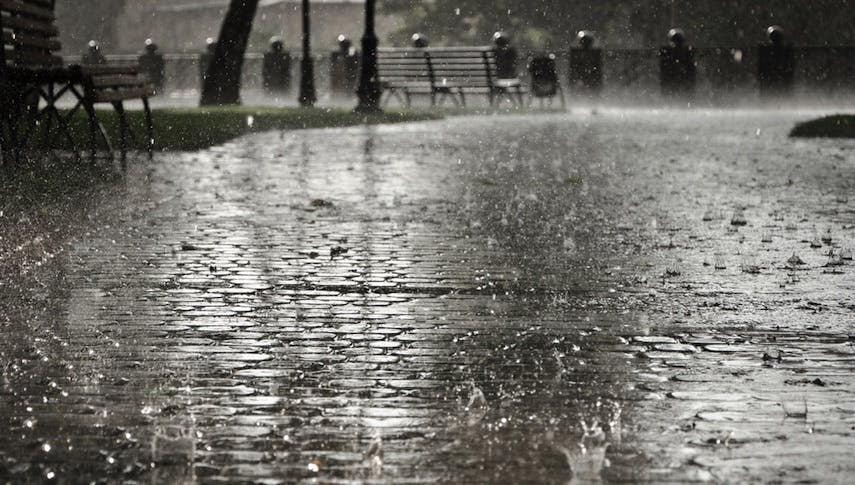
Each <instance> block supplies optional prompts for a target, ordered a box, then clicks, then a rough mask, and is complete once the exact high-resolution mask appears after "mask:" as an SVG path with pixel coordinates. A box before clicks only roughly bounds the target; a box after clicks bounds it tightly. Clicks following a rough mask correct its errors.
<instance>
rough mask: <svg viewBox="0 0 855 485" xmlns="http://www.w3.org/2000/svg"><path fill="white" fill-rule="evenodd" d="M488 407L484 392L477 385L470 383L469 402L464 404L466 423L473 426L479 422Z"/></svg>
mask: <svg viewBox="0 0 855 485" xmlns="http://www.w3.org/2000/svg"><path fill="white" fill-rule="evenodd" d="M489 409H490V405H489V403H487V398H486V397H484V392H483V391H481V389H480V388H478V386H476V385H475V384H472V392H471V393H470V394H469V402H468V403H467V404H466V408H465V411H466V424H468V425H469V426H475V425H476V424H478V423H480V422H481V420H483V419H484V416H486V414H487V411H488V410H489Z"/></svg>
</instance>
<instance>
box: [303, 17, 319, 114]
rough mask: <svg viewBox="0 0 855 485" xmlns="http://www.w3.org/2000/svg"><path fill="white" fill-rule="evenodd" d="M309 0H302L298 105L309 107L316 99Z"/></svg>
mask: <svg viewBox="0 0 855 485" xmlns="http://www.w3.org/2000/svg"><path fill="white" fill-rule="evenodd" d="M311 33H312V32H311V25H310V23H309V0H303V59H302V61H300V106H303V107H305V108H311V107H312V106H314V105H315V101H317V100H318V97H317V94H316V93H315V67H314V63H313V61H312V48H311V43H310V36H311Z"/></svg>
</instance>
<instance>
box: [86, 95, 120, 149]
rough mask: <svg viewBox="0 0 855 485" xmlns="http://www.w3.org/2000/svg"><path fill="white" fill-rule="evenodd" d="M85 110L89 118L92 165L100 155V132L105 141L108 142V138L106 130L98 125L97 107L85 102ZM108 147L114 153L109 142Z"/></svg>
mask: <svg viewBox="0 0 855 485" xmlns="http://www.w3.org/2000/svg"><path fill="white" fill-rule="evenodd" d="M83 109H85V110H86V115H87V117H88V118H89V159H90V161H91V162H92V163H95V157H96V156H97V155H98V134H99V132H100V133H101V135H102V136H103V137H104V140H107V137H106V134H105V133H104V128H103V127H102V126H100V125H101V124H100V123H98V118H97V117H96V116H95V107H94V106H93V105H92V103H88V102H86V101H84V102H83ZM107 145H108V150H109V151H110V152H112V151H113V150H112V147H110V146H109V141H108V142H107Z"/></svg>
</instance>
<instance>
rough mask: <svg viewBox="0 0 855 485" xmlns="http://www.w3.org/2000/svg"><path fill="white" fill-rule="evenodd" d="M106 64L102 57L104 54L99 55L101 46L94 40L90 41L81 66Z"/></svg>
mask: <svg viewBox="0 0 855 485" xmlns="http://www.w3.org/2000/svg"><path fill="white" fill-rule="evenodd" d="M106 63H107V59H106V58H105V57H104V54H102V53H101V45H100V44H99V43H98V42H96V41H94V40H90V41H89V47H88V49H87V50H86V53H85V54H83V64H84V65H90V66H94V65H98V64H106Z"/></svg>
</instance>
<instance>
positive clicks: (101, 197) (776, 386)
mask: <svg viewBox="0 0 855 485" xmlns="http://www.w3.org/2000/svg"><path fill="white" fill-rule="evenodd" d="M806 116H809V114H805V113H778V112H776V113H760V112H693V113H684V112H649V111H627V112H603V113H600V114H591V113H581V112H577V113H574V114H570V115H560V116H559V115H554V116H537V117H528V116H519V117H494V118H490V117H488V118H457V119H452V120H448V121H445V122H441V123H429V124H416V125H407V126H394V127H360V128H352V129H346V130H329V131H324V130H319V131H305V132H292V133H284V134H280V133H268V134H260V135H256V136H252V137H248V138H245V139H242V140H239V141H237V142H234V143H231V144H228V145H226V146H223V147H219V148H216V149H213V150H210V151H206V152H203V153H196V154H185V155H170V156H162V157H158V159H157V160H155V162H153V163H150V164H147V163H136V164H133V165H132V166H131V168H130V169H129V172H128V174H127V182H126V183H124V184H119V185H118V186H116V187H111V188H104V189H99V190H98V191H95V192H94V193H90V194H85V195H83V196H80V197H79V198H78V199H76V200H74V201H73V203H68V201H66V203H63V202H59V203H54V204H53V205H48V206H46V207H38V208H32V209H28V210H25V211H23V212H21V211H13V212H11V213H10V212H6V213H4V214H3V215H2V217H0V225H2V228H3V238H2V239H0V247H2V260H0V265H2V286H0V295H2V307H3V308H2V310H3V311H2V316H0V369H2V381H0V425H2V427H3V429H4V430H6V432H5V433H2V435H0V481H2V482H8V483H21V482H39V481H48V480H54V481H58V482H69V483H72V482H87V481H90V480H93V481H104V482H115V481H138V482H143V481H148V482H151V481H154V482H157V481H163V482H167V481H168V482H172V483H177V482H203V483H222V482H257V483H291V482H298V481H310V482H312V483H331V482H332V483H341V482H345V483H349V482H369V483H373V482H380V483H384V482H385V483H424V482H443V483H474V482H524V481H530V482H542V483H567V482H569V481H571V480H572V481H575V482H576V483H585V482H589V481H596V480H600V479H602V480H605V481H609V482H639V481H648V482H679V483H683V482H687V481H698V482H701V481H713V482H743V481H756V482H778V481H779V482H800V483H810V482H845V481H846V480H847V477H850V476H851V475H852V473H853V472H855V465H853V461H852V450H853V446H855V399H853V397H855V396H853V391H855V377H853V370H855V346H853V345H855V344H853V341H855V336H853V322H855V318H853V317H855V297H853V295H855V293H853V286H855V278H853V276H852V274H853V273H852V272H853V262H852V260H851V257H852V250H855V243H853V241H855V240H853V233H855V209H853V205H852V204H851V203H850V202H849V198H850V197H852V196H853V189H855V154H853V153H854V152H853V149H855V143H853V142H847V141H792V140H788V139H787V138H786V132H787V130H788V129H789V128H790V126H791V125H792V123H793V122H794V121H796V120H798V119H802V118H804V117H806Z"/></svg>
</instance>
